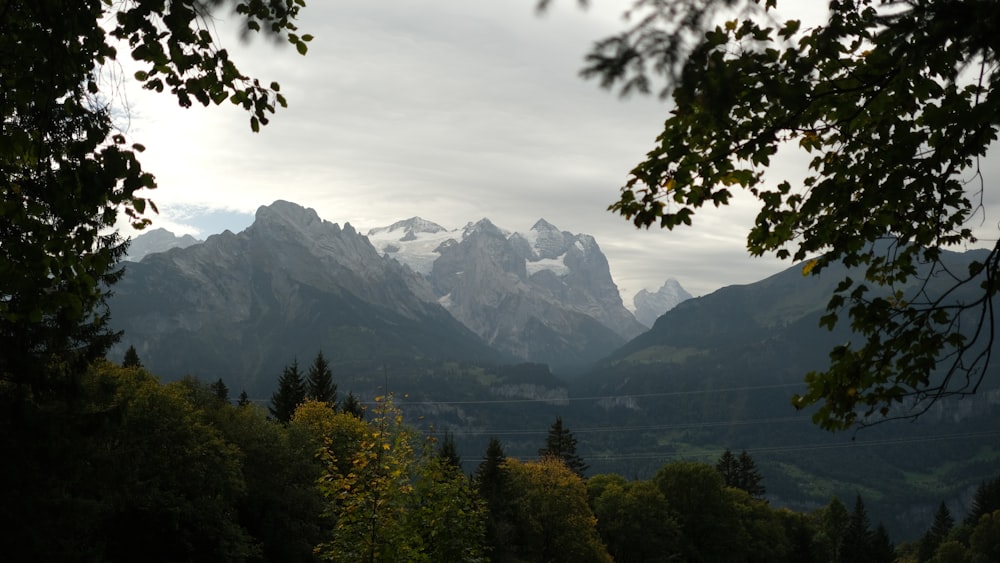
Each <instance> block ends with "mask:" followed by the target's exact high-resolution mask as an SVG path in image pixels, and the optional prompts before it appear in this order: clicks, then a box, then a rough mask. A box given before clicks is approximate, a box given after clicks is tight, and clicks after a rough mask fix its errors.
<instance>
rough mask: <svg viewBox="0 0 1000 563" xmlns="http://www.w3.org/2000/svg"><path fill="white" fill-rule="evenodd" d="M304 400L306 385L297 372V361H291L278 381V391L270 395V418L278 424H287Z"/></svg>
mask: <svg viewBox="0 0 1000 563" xmlns="http://www.w3.org/2000/svg"><path fill="white" fill-rule="evenodd" d="M305 400H306V383H305V380H303V379H302V374H301V373H300V372H299V361H298V360H292V363H291V365H288V366H285V370H284V371H283V372H282V374H281V377H280V378H279V379H278V390H277V391H275V392H274V394H273V395H271V406H270V407H268V410H269V411H271V416H273V417H274V418H275V419H276V420H278V421H280V422H284V423H287V422H288V421H289V420H291V419H292V415H293V414H295V409H296V407H298V406H299V405H300V404H302V402H303V401H305Z"/></svg>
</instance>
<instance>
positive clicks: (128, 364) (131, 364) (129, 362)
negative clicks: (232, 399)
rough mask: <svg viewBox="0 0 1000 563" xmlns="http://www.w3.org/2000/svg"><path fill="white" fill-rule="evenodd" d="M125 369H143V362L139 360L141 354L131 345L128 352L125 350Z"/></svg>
mask: <svg viewBox="0 0 1000 563" xmlns="http://www.w3.org/2000/svg"><path fill="white" fill-rule="evenodd" d="M122 367H123V368H141V367H142V361H140V360H139V353H138V352H136V351H135V346H131V345H129V347H128V350H125V356H124V357H123V358H122Z"/></svg>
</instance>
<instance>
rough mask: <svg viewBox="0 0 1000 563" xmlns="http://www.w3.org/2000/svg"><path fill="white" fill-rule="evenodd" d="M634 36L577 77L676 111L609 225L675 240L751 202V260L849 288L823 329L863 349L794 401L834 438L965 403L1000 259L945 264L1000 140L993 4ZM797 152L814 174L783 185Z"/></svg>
mask: <svg viewBox="0 0 1000 563" xmlns="http://www.w3.org/2000/svg"><path fill="white" fill-rule="evenodd" d="M816 4H817V6H816V7H817V9H821V8H822V7H823V6H821V5H820V3H818V2H817V3H816ZM823 4H825V3H823ZM629 16H630V18H629V19H628V21H629V24H628V27H627V28H626V29H625V30H623V31H622V32H620V33H619V34H616V35H614V36H612V37H609V38H606V39H603V40H601V41H598V42H597V43H596V44H595V46H594V47H593V49H592V50H591V52H590V53H589V55H588V56H587V59H586V60H587V63H586V66H585V68H584V69H583V71H582V74H583V75H584V76H586V77H591V78H595V79H597V80H598V81H599V82H600V83H601V84H602V85H603V86H605V87H607V88H616V89H618V90H619V91H620V92H621V94H622V95H626V94H629V93H633V92H636V93H652V92H654V91H656V90H657V87H656V86H655V85H656V84H657V81H658V80H659V82H660V83H661V84H662V88H659V89H658V93H659V94H660V95H661V96H663V97H670V98H671V100H672V102H673V104H672V105H673V107H672V109H671V111H670V116H669V117H668V119H667V120H666V123H665V125H664V129H663V132H662V133H661V134H660V135H659V137H658V138H657V141H656V145H655V146H654V147H653V148H652V150H650V151H649V153H648V154H647V155H646V158H645V160H643V161H642V162H640V163H639V164H638V165H636V166H635V168H633V169H632V171H631V173H630V176H629V178H628V181H627V182H626V183H625V185H624V186H623V187H622V188H621V194H620V197H619V199H618V201H616V202H614V203H613V204H612V205H611V206H610V210H612V211H614V212H615V213H618V214H620V215H622V216H623V217H625V218H626V219H628V220H630V221H631V222H632V223H634V224H635V225H636V226H637V227H647V228H648V227H650V226H652V225H658V226H660V227H662V228H666V229H673V228H675V227H678V226H681V225H691V224H693V222H694V220H695V217H696V214H697V211H698V210H699V209H700V208H702V207H703V206H705V205H709V204H710V205H713V206H721V205H725V204H727V203H729V201H730V200H731V198H732V197H733V195H734V190H742V191H744V192H747V193H749V194H751V195H752V196H753V197H755V198H756V199H757V201H758V202H759V205H760V211H759V213H758V215H757V218H756V221H755V223H754V225H753V227H752V228H751V229H750V232H749V234H748V236H747V248H748V250H749V251H750V253H751V254H753V255H755V256H760V255H765V254H771V255H774V256H777V257H779V258H783V259H793V260H797V261H807V262H806V264H805V266H804V269H803V274H804V275H819V274H821V273H822V272H823V271H824V270H825V269H826V266H828V265H830V264H833V263H835V262H842V263H843V264H844V265H845V266H847V267H848V268H849V272H850V276H849V277H845V278H844V279H843V281H842V282H841V283H840V285H839V287H838V289H837V291H836V292H835V294H834V295H833V296H832V297H831V300H830V302H829V306H828V310H827V314H826V316H824V317H823V319H822V325H824V326H827V327H829V328H831V329H832V328H833V327H834V326H835V325H836V324H837V323H838V322H840V321H841V318H842V317H846V322H847V323H848V325H849V327H850V329H851V331H852V333H853V335H852V336H851V337H850V340H849V341H847V342H846V343H845V344H844V345H842V346H838V347H837V348H835V349H834V350H832V351H831V353H830V365H829V368H828V369H827V370H825V371H822V372H814V373H810V374H808V376H807V377H806V383H807V385H808V388H807V389H806V391H805V392H804V393H803V394H802V395H801V396H797V397H795V399H794V404H795V406H796V407H798V408H809V407H812V406H814V405H815V406H817V407H818V408H817V410H816V411H815V416H814V420H815V421H816V422H817V423H819V424H820V425H822V426H823V427H825V428H828V429H842V428H846V427H849V426H852V425H854V424H858V423H861V424H865V423H871V422H873V421H876V420H881V419H884V418H895V417H910V416H917V415H919V414H920V413H922V412H924V411H926V409H927V408H929V407H930V405H932V404H933V403H934V402H935V401H937V400H938V399H940V398H942V397H945V396H948V395H952V394H964V393H970V392H974V391H975V390H976V389H977V387H978V385H979V384H980V382H981V380H982V377H983V373H984V370H985V368H986V365H987V364H988V361H989V358H990V352H991V344H992V340H993V309H992V301H993V296H994V295H995V294H996V291H997V287H998V286H997V282H996V280H995V278H996V275H997V273H998V260H1000V248H998V247H997V246H994V247H993V249H992V250H990V251H989V253H988V254H987V255H986V256H985V258H983V259H982V260H980V261H978V262H976V263H975V264H974V265H973V267H972V268H970V269H968V270H967V271H966V270H964V269H963V270H962V271H954V270H952V269H950V268H949V267H948V265H947V260H946V255H945V252H944V251H945V250H946V249H948V248H953V247H958V248H963V247H964V245H970V244H973V243H976V242H977V241H976V237H975V235H974V233H973V230H972V229H973V227H975V226H977V225H979V224H985V223H988V218H987V220H984V212H983V197H984V194H983V191H984V189H985V178H984V177H983V175H982V172H981V169H980V159H981V158H983V157H984V156H985V155H986V153H987V150H988V148H989V147H990V145H991V143H993V142H994V141H995V140H996V138H997V127H998V124H1000V96H997V95H996V93H995V92H996V88H995V87H996V83H997V80H998V73H997V62H998V60H997V48H998V46H1000V43H998V42H997V40H996V37H997V35H996V29H998V25H1000V4H997V3H996V2H983V1H979V0H961V1H951V0H948V1H942V0H910V1H906V2H889V3H885V2H873V1H871V0H861V1H856V2H848V1H833V2H830V3H829V12H828V14H827V17H826V21H825V22H824V23H823V24H822V25H816V26H813V27H808V26H804V25H803V24H802V22H800V21H799V20H794V19H785V18H783V17H782V16H781V6H778V2H777V1H776V0H763V1H762V0H676V1H665V0H638V1H637V2H635V3H634V5H633V8H632V10H630V12H629ZM786 149H790V150H796V149H797V150H798V151H800V152H801V153H804V154H805V155H806V158H807V159H808V170H807V171H805V172H804V173H803V175H802V176H803V177H788V178H782V177H775V176H776V175H777V171H776V170H775V169H774V168H772V164H773V162H772V159H773V158H774V157H775V155H776V154H777V153H778V151H779V150H786Z"/></svg>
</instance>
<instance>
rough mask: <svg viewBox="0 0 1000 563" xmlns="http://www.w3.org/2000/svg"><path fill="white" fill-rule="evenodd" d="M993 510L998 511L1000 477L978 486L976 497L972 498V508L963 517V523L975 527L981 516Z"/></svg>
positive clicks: (999, 504) (999, 503)
mask: <svg viewBox="0 0 1000 563" xmlns="http://www.w3.org/2000/svg"><path fill="white" fill-rule="evenodd" d="M994 510H1000V477H997V478H996V479H991V480H989V481H984V482H982V483H981V484H980V485H979V488H978V489H976V495H975V496H974V497H972V508H970V509H969V514H968V515H966V517H965V523H966V524H967V525H969V526H973V527H975V525H976V524H978V523H979V519H980V518H982V517H983V515H985V514H990V513H992V512H993V511H994Z"/></svg>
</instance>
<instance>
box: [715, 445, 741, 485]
mask: <svg viewBox="0 0 1000 563" xmlns="http://www.w3.org/2000/svg"><path fill="white" fill-rule="evenodd" d="M739 469H740V468H739V464H738V463H737V461H736V456H734V455H733V452H731V451H729V448H726V451H724V452H722V455H721V456H720V457H719V461H717V462H716V463H715V470H716V471H718V472H719V475H722V481H723V482H724V483H725V484H726V486H727V487H735V486H736V483H737V481H738V479H739Z"/></svg>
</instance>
